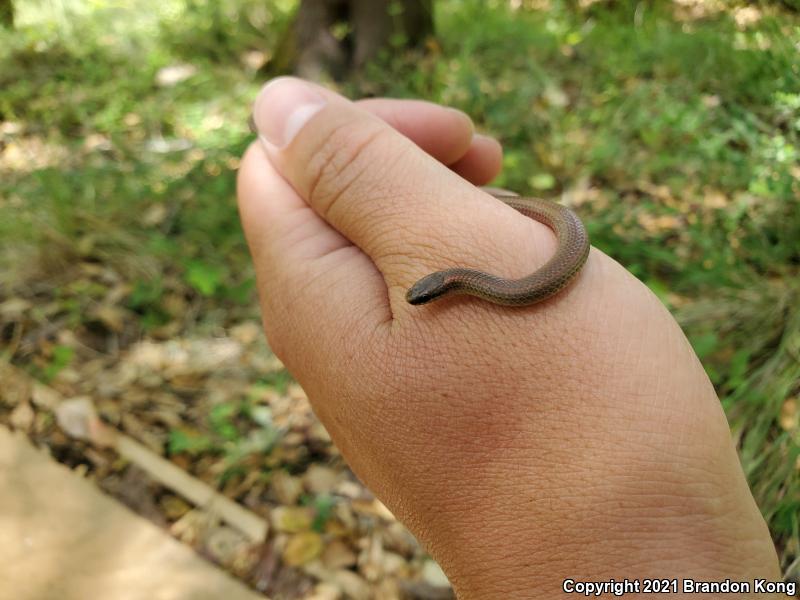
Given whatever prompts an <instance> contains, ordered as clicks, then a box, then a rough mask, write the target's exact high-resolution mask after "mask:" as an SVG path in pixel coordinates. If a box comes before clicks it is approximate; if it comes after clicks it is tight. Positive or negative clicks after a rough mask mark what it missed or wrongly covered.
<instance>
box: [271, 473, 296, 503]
mask: <svg viewBox="0 0 800 600" xmlns="http://www.w3.org/2000/svg"><path fill="white" fill-rule="evenodd" d="M270 489H271V490H272V493H273V494H275V498H277V499H278V502H280V503H281V504H288V505H292V504H297V499H298V498H299V497H300V494H302V493H303V482H302V480H301V479H300V478H299V477H293V476H291V475H289V473H287V472H286V471H284V470H280V471H277V472H275V473H274V474H273V475H272V479H271V480H270Z"/></svg>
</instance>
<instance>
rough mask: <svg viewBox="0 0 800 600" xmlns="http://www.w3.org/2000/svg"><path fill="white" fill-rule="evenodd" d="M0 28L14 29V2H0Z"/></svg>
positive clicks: (9, 0) (8, 0)
mask: <svg viewBox="0 0 800 600" xmlns="http://www.w3.org/2000/svg"><path fill="white" fill-rule="evenodd" d="M0 27H7V28H8V29H13V28H14V4H13V2H12V0H0Z"/></svg>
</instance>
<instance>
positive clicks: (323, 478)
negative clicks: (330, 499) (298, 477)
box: [303, 464, 341, 494]
mask: <svg viewBox="0 0 800 600" xmlns="http://www.w3.org/2000/svg"><path fill="white" fill-rule="evenodd" d="M340 477H341V474H340V472H338V471H334V470H333V469H331V468H330V467H325V466H322V465H317V464H312V465H311V466H310V467H309V468H308V470H307V471H306V473H305V475H303V483H304V484H305V486H306V489H307V490H308V491H309V492H311V493H312V494H330V493H331V492H332V491H333V489H334V488H335V487H336V484H337V483H338V481H339V479H340Z"/></svg>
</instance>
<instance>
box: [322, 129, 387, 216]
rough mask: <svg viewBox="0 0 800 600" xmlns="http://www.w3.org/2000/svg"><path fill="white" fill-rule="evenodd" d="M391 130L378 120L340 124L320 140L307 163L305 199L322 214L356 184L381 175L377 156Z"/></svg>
mask: <svg viewBox="0 0 800 600" xmlns="http://www.w3.org/2000/svg"><path fill="white" fill-rule="evenodd" d="M389 133H390V130H389V129H388V128H386V127H385V126H384V125H383V124H381V123H373V122H367V123H363V124H358V125H357V126H354V125H353V123H352V122H347V123H343V124H341V125H339V126H338V127H337V128H336V129H334V130H333V131H332V132H331V133H330V134H329V135H328V136H326V138H325V139H324V140H323V141H322V143H321V144H320V146H319V148H317V149H316V151H315V152H313V154H312V158H311V159H310V161H309V163H308V172H309V175H310V179H309V181H310V183H309V187H308V201H309V202H310V203H311V204H312V205H313V206H314V207H315V208H316V210H317V212H318V213H319V214H320V215H321V216H322V217H323V218H327V215H328V214H329V213H330V211H331V210H332V209H333V207H334V205H335V204H336V203H337V200H339V199H340V198H341V197H343V196H344V195H346V194H347V193H348V192H349V191H350V192H352V191H353V190H354V188H356V187H357V186H359V185H368V182H367V181H365V178H364V177H363V176H364V174H365V173H367V172H369V174H370V177H369V179H370V180H374V179H375V178H376V177H380V176H381V175H380V172H379V171H380V169H381V167H380V165H381V164H382V163H381V161H380V159H379V157H380V156H381V155H382V153H381V152H380V150H381V147H382V146H383V145H384V144H385V143H386V141H387V139H388V135H389Z"/></svg>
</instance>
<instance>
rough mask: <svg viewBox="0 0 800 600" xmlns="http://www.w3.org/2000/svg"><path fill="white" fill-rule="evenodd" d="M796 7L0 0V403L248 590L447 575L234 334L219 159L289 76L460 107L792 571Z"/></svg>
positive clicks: (253, 311)
mask: <svg viewBox="0 0 800 600" xmlns="http://www.w3.org/2000/svg"><path fill="white" fill-rule="evenodd" d="M799 11H800V3H798V1H797V0H784V1H782V2H781V1H778V0H774V1H766V0H764V1H762V2H744V1H742V2H728V1H724V0H652V1H646V0H641V1H634V0H490V1H484V2H479V1H476V0H466V1H458V0H413V1H412V0H406V1H400V0H397V1H388V0H386V1H383V0H380V1H374V2H369V1H365V0H361V1H359V0H350V1H347V0H307V1H304V2H298V1H292V0H223V1H213V0H135V1H126V2H121V1H119V0H0V21H1V22H2V25H0V427H7V428H10V429H14V430H17V431H21V432H24V433H25V434H26V435H27V436H28V437H29V438H30V439H31V440H33V441H34V442H35V443H36V445H38V446H41V447H45V448H47V449H48V451H49V453H50V454H51V455H52V457H53V458H54V459H55V460H57V461H59V462H61V463H64V464H66V465H67V466H68V467H69V468H71V469H73V470H74V471H76V472H77V473H78V474H80V475H81V476H83V477H84V478H87V479H89V480H90V481H92V482H94V483H95V484H96V485H97V486H99V487H100V488H101V489H103V490H104V491H105V492H107V493H109V494H111V495H112V496H113V497H115V498H117V499H118V500H119V501H121V502H123V503H125V504H127V505H128V506H130V507H132V508H133V509H134V510H135V511H136V512H138V513H139V514H141V515H144V516H145V517H146V518H148V519H149V520H151V521H152V522H154V523H156V524H157V525H158V526H159V527H161V528H163V530H164V531H168V532H169V533H170V534H171V535H173V536H175V537H177V538H179V539H181V540H183V541H184V542H185V543H187V544H189V545H191V546H193V547H194V548H195V549H196V550H197V551H198V552H199V553H201V554H202V555H203V556H205V557H207V558H209V559H210V560H212V561H213V562H215V563H217V564H219V565H221V566H222V567H223V568H225V569H226V570H228V571H229V572H230V573H232V574H233V575H234V576H236V577H238V578H240V579H241V580H243V581H244V582H246V583H247V584H248V585H250V586H252V587H253V588H254V589H257V590H260V591H262V592H265V593H268V594H269V595H271V596H272V597H275V598H318V599H323V598H340V597H342V598H356V599H359V598H386V599H389V598H401V597H403V598H448V597H451V592H450V591H449V588H448V587H447V582H446V579H445V578H444V576H443V575H442V573H441V571H440V570H439V569H438V567H437V565H436V564H435V563H434V562H433V561H431V560H430V559H429V558H428V557H427V555H426V554H425V553H424V551H422V550H421V549H420V548H419V547H418V545H417V544H416V542H415V541H414V539H413V538H412V537H411V536H410V535H409V534H408V533H407V532H406V531H405V529H404V528H403V527H402V526H401V525H400V524H399V523H397V522H396V521H395V520H394V518H393V517H392V515H391V514H390V513H389V512H388V511H387V510H386V509H385V508H384V507H383V506H382V505H381V504H380V503H379V502H378V501H376V500H375V499H374V498H373V497H372V496H371V494H370V493H369V492H368V491H366V490H365V489H363V487H362V486H361V485H360V483H358V481H357V480H356V479H355V478H354V477H353V476H352V474H350V473H349V471H348V470H347V467H346V465H345V464H344V463H343V461H342V460H341V458H340V456H339V454H338V452H337V450H336V449H335V448H334V447H333V446H332V445H331V443H330V440H329V438H328V436H327V434H326V432H325V430H324V429H323V428H322V427H321V426H320V424H319V423H318V422H317V421H316V419H315V418H314V416H313V415H312V413H311V411H310V408H309V405H308V401H307V398H306V397H305V394H304V393H303V390H302V389H301V388H300V387H299V386H298V385H297V384H296V383H294V382H293V381H292V378H291V376H290V375H289V374H288V373H287V372H286V371H285V370H284V368H283V366H282V365H281V363H280V361H279V360H278V359H277V358H275V357H274V356H273V355H272V354H271V353H270V351H269V349H268V348H267V346H266V343H265V341H264V339H263V335H262V333H261V331H260V321H259V318H260V317H259V314H258V308H257V303H256V297H255V292H254V279H253V270H252V267H251V264H250V261H249V258H248V254H247V249H246V246H245V243H244V239H243V236H242V232H241V230H240V226H239V222H238V216H237V212H236V207H235V200H234V192H235V176H236V169H237V167H238V164H239V157H240V156H241V154H242V151H243V150H244V148H245V147H246V145H247V144H248V143H249V141H250V140H251V136H250V134H249V132H248V128H247V117H248V115H249V110H250V105H251V102H252V100H253V99H254V97H255V95H256V93H257V91H258V89H259V88H260V86H261V85H262V84H263V82H264V81H265V80H266V79H268V78H269V77H272V76H274V75H277V74H280V73H289V72H294V73H299V74H302V75H304V76H306V77H310V78H313V79H315V80H318V81H322V82H325V83H327V84H329V85H331V86H333V87H335V88H336V89H338V90H339V91H341V92H342V93H344V94H346V95H348V96H350V97H353V98H356V97H365V96H379V95H380V96H384V95H385V96H393V97H413V98H424V99H428V100H432V101H434V102H440V103H443V104H446V105H450V106H454V107H457V108H459V109H461V110H463V111H465V112H466V113H468V114H469V115H470V116H472V118H473V119H474V120H475V121H476V123H477V126H478V128H479V130H481V131H483V132H486V133H489V134H491V135H494V136H496V137H497V138H498V139H499V140H500V141H501V142H502V143H503V146H504V150H505V161H504V171H503V174H502V175H501V177H500V179H499V180H498V181H497V182H496V183H497V185H500V186H503V187H507V188H510V189H513V190H516V191H518V192H520V193H523V194H526V195H538V196H543V197H547V198H552V199H555V200H558V201H561V202H564V203H566V204H568V205H570V206H572V207H574V208H575V210H576V211H577V212H578V213H579V214H580V215H581V216H582V218H583V220H584V222H585V223H586V224H587V227H588V229H589V232H590V235H591V238H592V242H593V244H594V245H595V246H597V247H598V248H600V249H601V250H603V251H604V252H606V253H608V254H610V255H611V256H613V257H614V258H616V259H617V260H618V261H619V262H621V263H622V264H623V265H624V266H625V267H626V268H628V269H629V270H630V271H631V272H632V273H633V274H634V275H636V276H637V277H639V278H640V279H642V280H643V281H644V282H645V283H646V284H647V285H648V286H649V287H650V288H651V289H652V290H653V291H654V292H655V293H656V294H657V295H658V296H659V297H660V298H661V299H662V301H663V302H664V303H665V304H666V305H667V306H668V307H669V309H670V310H671V311H672V313H673V314H674V315H675V316H676V318H678V320H679V322H680V323H681V325H682V326H683V328H684V331H685V332H686V333H687V335H688V337H689V339H690V340H691V342H692V344H693V346H694V348H695V350H696V352H697V354H698V355H699V356H700V358H701V360H702V361H703V364H704V365H705V368H706V370H707V372H708V374H709V376H710V378H711V380H712V381H713V383H714V385H715V386H716V389H717V391H718V393H719V395H720V398H721V400H722V403H723V405H724V408H725V410H726V412H727V415H728V418H729V420H730V424H731V427H732V433H733V437H734V440H735V442H736V444H737V447H738V450H739V453H740V456H741V460H742V464H743V466H744V470H745V472H746V474H747V477H748V480H749V483H750V485H751V489H752V491H753V494H754V496H755V498H756V501H757V502H758V505H759V507H760V509H761V511H762V513H763V515H764V517H765V519H766V520H767V523H768V524H769V527H770V531H771V533H772V536H773V539H774V541H775V544H776V546H777V548H778V551H779V554H780V557H781V565H782V568H783V569H784V572H785V574H786V576H787V577H791V576H797V574H798V571H799V570H800V558H798V557H799V556H800V426H798V420H799V418H800V12H799ZM587 411H591V407H587ZM180 474H183V475H180ZM186 475H188V479H189V480H190V484H187V483H186V477H185V476H186ZM194 484H197V485H200V487H199V488H197V487H195V488H192V485H194ZM190 488H191V489H190ZM192 489H194V492H193V491H192ZM198 489H199V490H201V492H198V491H197V490H198ZM209 493H218V494H221V495H222V496H223V497H225V498H227V499H229V500H231V501H233V502H235V503H236V504H237V505H238V507H239V508H242V509H244V510H243V512H237V511H236V510H234V509H231V510H228V511H227V512H226V511H222V513H223V514H218V513H219V511H210V510H205V509H204V504H205V503H206V501H207V499H208V497H209V496H203V494H209ZM229 508H230V507H229ZM234 508H235V506H234ZM242 515H244V516H242ZM248 519H253V520H250V521H248ZM254 524H255V525H254ZM253 531H257V532H258V534H257V535H254V534H253ZM248 532H249V533H248Z"/></svg>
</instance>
